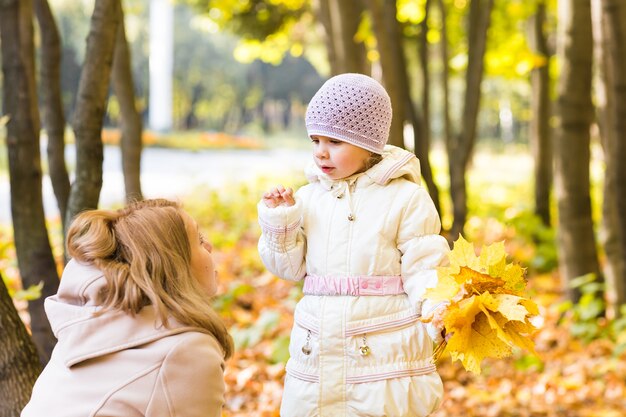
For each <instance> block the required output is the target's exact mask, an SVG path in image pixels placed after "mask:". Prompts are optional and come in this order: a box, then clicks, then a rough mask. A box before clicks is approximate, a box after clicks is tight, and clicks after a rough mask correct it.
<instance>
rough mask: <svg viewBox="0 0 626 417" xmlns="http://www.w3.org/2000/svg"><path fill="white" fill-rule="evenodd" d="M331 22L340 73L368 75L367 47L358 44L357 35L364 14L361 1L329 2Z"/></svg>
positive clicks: (341, 0)
mask: <svg viewBox="0 0 626 417" xmlns="http://www.w3.org/2000/svg"><path fill="white" fill-rule="evenodd" d="M328 6H329V7H330V10H329V11H330V21H331V24H332V27H333V35H334V36H333V38H332V39H333V42H334V44H335V53H336V58H337V69H338V70H339V72H340V73H344V72H359V73H365V74H368V73H369V70H368V65H367V58H366V56H365V45H364V44H363V43H357V42H356V41H355V39H354V36H355V35H356V33H357V30H358V28H359V24H360V22H361V15H362V14H363V10H364V8H363V3H362V2H361V0H328Z"/></svg>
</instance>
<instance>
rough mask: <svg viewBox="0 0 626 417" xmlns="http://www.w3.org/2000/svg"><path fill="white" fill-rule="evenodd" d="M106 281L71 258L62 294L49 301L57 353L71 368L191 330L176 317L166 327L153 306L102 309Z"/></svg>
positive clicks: (65, 271)
mask: <svg viewBox="0 0 626 417" xmlns="http://www.w3.org/2000/svg"><path fill="white" fill-rule="evenodd" d="M105 284H106V278H105V277H104V275H103V274H102V272H101V271H100V270H99V269H97V268H95V267H94V266H91V265H84V264H81V263H78V262H76V261H74V260H71V261H70V262H69V263H68V264H67V266H66V267H65V270H64V271H63V277H62V279H61V284H60V285H59V291H58V293H57V294H56V295H54V296H51V297H48V298H47V299H46V301H45V309H46V314H47V315H48V319H49V320H50V325H51V326H52V330H53V332H54V335H55V336H56V337H57V339H58V343H57V346H56V347H55V352H54V354H55V355H60V356H61V357H60V360H61V361H62V362H63V363H64V364H65V365H66V366H67V367H68V368H69V367H71V366H73V365H76V364H78V363H80V362H83V361H85V360H87V359H93V358H96V357H99V356H103V355H107V354H110V353H114V352H117V351H121V350H125V349H129V348H132V347H136V346H140V345H143V344H145V343H149V342H153V341H155V340H158V339H161V338H163V337H166V336H169V335H172V334H177V333H181V332H184V331H188V330H190V329H191V328H190V327H188V326H184V325H182V324H180V323H177V322H176V321H175V320H173V319H170V320H169V321H168V326H167V327H166V326H164V325H163V323H161V322H160V320H159V319H158V317H157V315H156V313H155V311H154V309H152V308H150V307H149V306H148V307H145V308H143V309H142V310H141V311H140V312H139V313H138V314H136V315H129V314H127V313H124V312H122V311H115V310H111V311H106V312H101V311H100V310H101V307H99V306H98V305H97V301H96V300H97V294H98V293H99V292H100V290H101V289H102V288H103V287H104V285H105ZM98 312H100V314H96V313H98ZM194 330H196V331H198V329H195V328H194Z"/></svg>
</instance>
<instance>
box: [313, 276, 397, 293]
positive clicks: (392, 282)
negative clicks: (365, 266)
mask: <svg viewBox="0 0 626 417" xmlns="http://www.w3.org/2000/svg"><path fill="white" fill-rule="evenodd" d="M303 292H304V293H305V294H306V295H352V296H359V295H397V294H404V287H403V286H402V277H400V276H397V275H392V276H367V275H362V276H351V277H346V276H343V277H342V276H319V275H307V276H306V277H305V278H304V288H303Z"/></svg>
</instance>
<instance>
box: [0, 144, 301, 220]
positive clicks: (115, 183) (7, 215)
mask: <svg viewBox="0 0 626 417" xmlns="http://www.w3.org/2000/svg"><path fill="white" fill-rule="evenodd" d="M42 155H45V150H44V151H43V152H42ZM66 161H67V162H68V165H74V161H75V149H74V147H73V146H67V149H66ZM310 161H311V152H310V151H308V150H294V149H275V150H218V151H214V150H207V151H185V150H173V149H163V148H145V149H144V150H143V153H142V159H141V163H142V167H141V186H142V190H143V193H144V196H145V197H148V198H153V197H166V198H177V197H180V198H181V199H182V198H183V197H184V196H185V195H188V194H189V193H191V192H192V191H193V190H194V189H196V188H197V187H200V186H207V187H215V188H219V187H221V186H224V185H225V184H229V183H239V182H247V181H254V180H256V179H257V178H259V177H262V176H263V177H269V178H272V177H276V178H281V177H285V176H289V175H301V172H302V171H303V169H304V167H305V166H306V165H307V164H308V163H309V162H310ZM43 198H44V210H45V212H46V217H48V218H53V217H58V215H59V212H58V209H57V206H56V199H55V197H54V194H53V192H52V185H51V183H50V178H49V177H48V176H44V180H43ZM123 201H124V177H123V174H122V160H121V153H120V149H119V148H118V147H116V146H106V147H105V150H104V164H103V184H102V191H101V193H100V207H108V206H111V205H113V204H117V203H121V202H123ZM10 204H11V203H10V188H9V179H8V177H7V176H0V223H9V222H10V221H11V205H10Z"/></svg>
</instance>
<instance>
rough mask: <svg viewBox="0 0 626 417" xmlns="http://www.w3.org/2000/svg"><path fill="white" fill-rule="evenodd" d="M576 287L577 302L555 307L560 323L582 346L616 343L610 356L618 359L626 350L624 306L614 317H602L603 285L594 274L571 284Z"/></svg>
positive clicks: (579, 278)
mask: <svg viewBox="0 0 626 417" xmlns="http://www.w3.org/2000/svg"><path fill="white" fill-rule="evenodd" d="M571 287H572V288H578V289H579V290H580V292H581V297H580V300H579V301H578V303H572V302H571V301H566V302H563V303H561V304H560V305H559V306H558V309H559V311H560V312H561V314H562V318H561V321H560V323H561V324H568V325H569V329H570V332H571V334H572V335H573V336H574V337H576V338H579V339H580V340H582V341H583V342H585V343H589V342H591V341H593V340H598V339H609V340H612V341H614V342H615V348H614V352H613V354H614V355H615V357H619V356H620V355H621V354H622V353H623V352H624V351H626V305H622V306H621V307H620V312H619V313H620V314H619V315H618V317H617V318H614V319H607V318H606V317H605V312H606V307H607V305H606V301H605V298H604V291H605V284H604V283H600V282H598V281H597V277H596V276H595V274H586V275H583V276H581V277H578V278H576V279H575V280H573V281H572V283H571Z"/></svg>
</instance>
